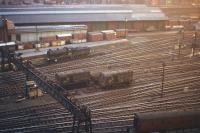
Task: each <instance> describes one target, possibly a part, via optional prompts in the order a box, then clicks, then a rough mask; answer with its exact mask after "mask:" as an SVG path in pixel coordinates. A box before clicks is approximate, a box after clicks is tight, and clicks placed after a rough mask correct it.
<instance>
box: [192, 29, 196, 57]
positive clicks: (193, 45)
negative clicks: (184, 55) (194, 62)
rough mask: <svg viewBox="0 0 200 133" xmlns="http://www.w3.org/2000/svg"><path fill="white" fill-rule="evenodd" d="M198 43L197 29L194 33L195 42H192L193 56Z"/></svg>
mask: <svg viewBox="0 0 200 133" xmlns="http://www.w3.org/2000/svg"><path fill="white" fill-rule="evenodd" d="M196 44H197V31H195V33H194V34H193V43H192V56H194V54H195V48H196Z"/></svg>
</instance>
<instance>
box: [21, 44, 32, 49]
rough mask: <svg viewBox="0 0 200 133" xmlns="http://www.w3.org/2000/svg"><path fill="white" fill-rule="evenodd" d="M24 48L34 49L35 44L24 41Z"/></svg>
mask: <svg viewBox="0 0 200 133" xmlns="http://www.w3.org/2000/svg"><path fill="white" fill-rule="evenodd" d="M22 45H23V48H24V49H33V44H32V43H24V44H22Z"/></svg>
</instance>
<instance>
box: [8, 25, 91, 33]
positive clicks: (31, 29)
mask: <svg viewBox="0 0 200 133" xmlns="http://www.w3.org/2000/svg"><path fill="white" fill-rule="evenodd" d="M74 30H87V26H86V25H51V26H49V25H43V26H37V25H36V26H16V27H15V29H12V30H9V31H10V32H11V33H12V32H14V33H28V32H31V33H33V32H51V31H52V32H55V31H74Z"/></svg>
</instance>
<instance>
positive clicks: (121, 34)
mask: <svg viewBox="0 0 200 133" xmlns="http://www.w3.org/2000/svg"><path fill="white" fill-rule="evenodd" d="M115 32H116V36H117V38H125V37H126V35H127V34H128V31H127V29H116V30H115Z"/></svg>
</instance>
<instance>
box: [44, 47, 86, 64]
mask: <svg viewBox="0 0 200 133" xmlns="http://www.w3.org/2000/svg"><path fill="white" fill-rule="evenodd" d="M89 55H90V48H89V47H77V48H66V47H65V48H60V49H59V48H57V49H55V50H52V49H49V50H48V51H47V60H48V61H51V62H58V61H59V60H62V59H76V58H84V57H87V56H89Z"/></svg>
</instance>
